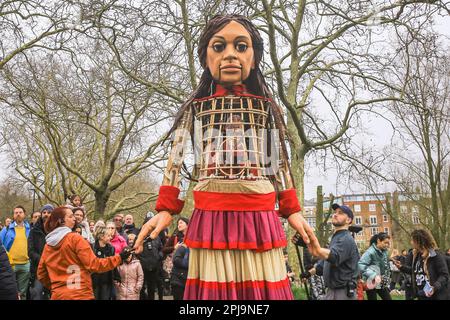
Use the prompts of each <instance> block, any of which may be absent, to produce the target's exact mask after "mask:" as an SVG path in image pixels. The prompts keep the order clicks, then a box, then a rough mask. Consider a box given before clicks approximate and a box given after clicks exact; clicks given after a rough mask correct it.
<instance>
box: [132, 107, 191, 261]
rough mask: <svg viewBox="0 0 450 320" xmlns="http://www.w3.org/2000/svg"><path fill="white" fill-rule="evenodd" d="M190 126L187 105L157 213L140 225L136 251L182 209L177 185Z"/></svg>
mask: <svg viewBox="0 0 450 320" xmlns="http://www.w3.org/2000/svg"><path fill="white" fill-rule="evenodd" d="M191 128H192V107H189V108H187V109H186V111H185V112H184V114H183V116H182V118H181V120H180V124H179V126H178V127H177V129H176V130H175V132H174V138H173V141H172V146H171V151H170V154H169V159H168V162H167V166H166V169H165V171H164V178H163V182H162V185H161V187H160V188H159V194H158V200H157V201H156V206H155V210H156V211H157V212H158V214H156V215H155V216H154V217H153V218H151V219H150V220H149V221H148V222H147V223H145V224H144V225H143V226H142V229H141V232H140V233H139V236H138V238H137V239H136V242H135V246H134V248H135V250H136V253H140V252H142V249H143V247H142V244H143V242H144V239H145V238H146V237H147V236H148V235H149V234H150V238H151V239H155V238H156V237H157V236H158V235H159V233H160V232H161V231H162V230H164V229H166V228H167V227H169V226H170V224H171V222H172V215H175V214H179V213H180V212H181V210H182V209H183V206H184V201H182V200H180V199H178V195H179V194H180V189H179V188H178V186H179V184H180V171H181V167H182V165H183V159H184V150H185V147H186V143H187V141H188V140H189V137H190V131H191Z"/></svg>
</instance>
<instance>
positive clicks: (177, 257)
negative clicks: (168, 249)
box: [170, 246, 189, 288]
mask: <svg viewBox="0 0 450 320" xmlns="http://www.w3.org/2000/svg"><path fill="white" fill-rule="evenodd" d="M172 261H173V269H172V275H171V277H170V284H171V285H172V286H178V287H183V288H184V287H185V286H186V281H187V276H188V269H189V248H187V247H185V246H179V247H178V249H177V250H175V253H174V255H173V260H172Z"/></svg>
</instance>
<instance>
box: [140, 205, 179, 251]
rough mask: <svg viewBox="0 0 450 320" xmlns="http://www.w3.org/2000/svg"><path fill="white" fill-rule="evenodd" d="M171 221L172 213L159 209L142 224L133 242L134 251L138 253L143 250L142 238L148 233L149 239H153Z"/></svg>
mask: <svg viewBox="0 0 450 320" xmlns="http://www.w3.org/2000/svg"><path fill="white" fill-rule="evenodd" d="M171 223H172V215H171V214H170V212H168V211H161V212H159V213H158V214H157V215H155V216H154V217H153V218H151V219H150V220H148V221H147V223H146V224H144V225H143V226H142V229H141V232H140V233H139V235H138V238H137V239H136V242H135V244H134V247H133V248H134V249H135V253H136V254H139V253H141V252H142V251H143V245H142V244H143V243H144V239H145V238H147V235H148V234H150V238H151V239H155V238H156V237H157V236H158V235H159V233H160V232H161V231H162V230H164V229H165V228H167V227H168V226H170V224H171Z"/></svg>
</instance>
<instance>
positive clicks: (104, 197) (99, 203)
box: [94, 190, 111, 220]
mask: <svg viewBox="0 0 450 320" xmlns="http://www.w3.org/2000/svg"><path fill="white" fill-rule="evenodd" d="M110 196H111V193H110V192H109V191H108V190H104V191H96V192H95V212H94V220H98V219H100V218H103V219H104V218H105V213H106V205H107V203H108V200H109V198H110Z"/></svg>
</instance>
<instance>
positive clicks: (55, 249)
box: [37, 227, 121, 300]
mask: <svg viewBox="0 0 450 320" xmlns="http://www.w3.org/2000/svg"><path fill="white" fill-rule="evenodd" d="M45 240H46V245H45V247H44V251H43V252H42V256H41V260H40V262H39V266H38V270H37V278H38V280H39V281H40V282H41V283H42V284H43V285H44V286H45V287H46V288H48V289H50V290H51V299H52V300H93V299H94V293H93V290H92V280H91V273H93V272H96V273H101V272H106V271H110V270H112V269H114V268H115V267H117V266H118V265H119V264H120V263H121V258H120V256H118V255H115V256H112V257H108V258H97V257H96V256H95V254H94V252H93V251H92V249H91V247H90V245H89V243H88V242H87V241H86V240H85V239H83V237H82V236H80V235H79V234H78V233H75V232H72V231H71V230H70V229H69V228H67V227H59V228H56V229H55V230H53V231H52V232H50V233H49V234H48V235H47V236H46V238H45Z"/></svg>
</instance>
